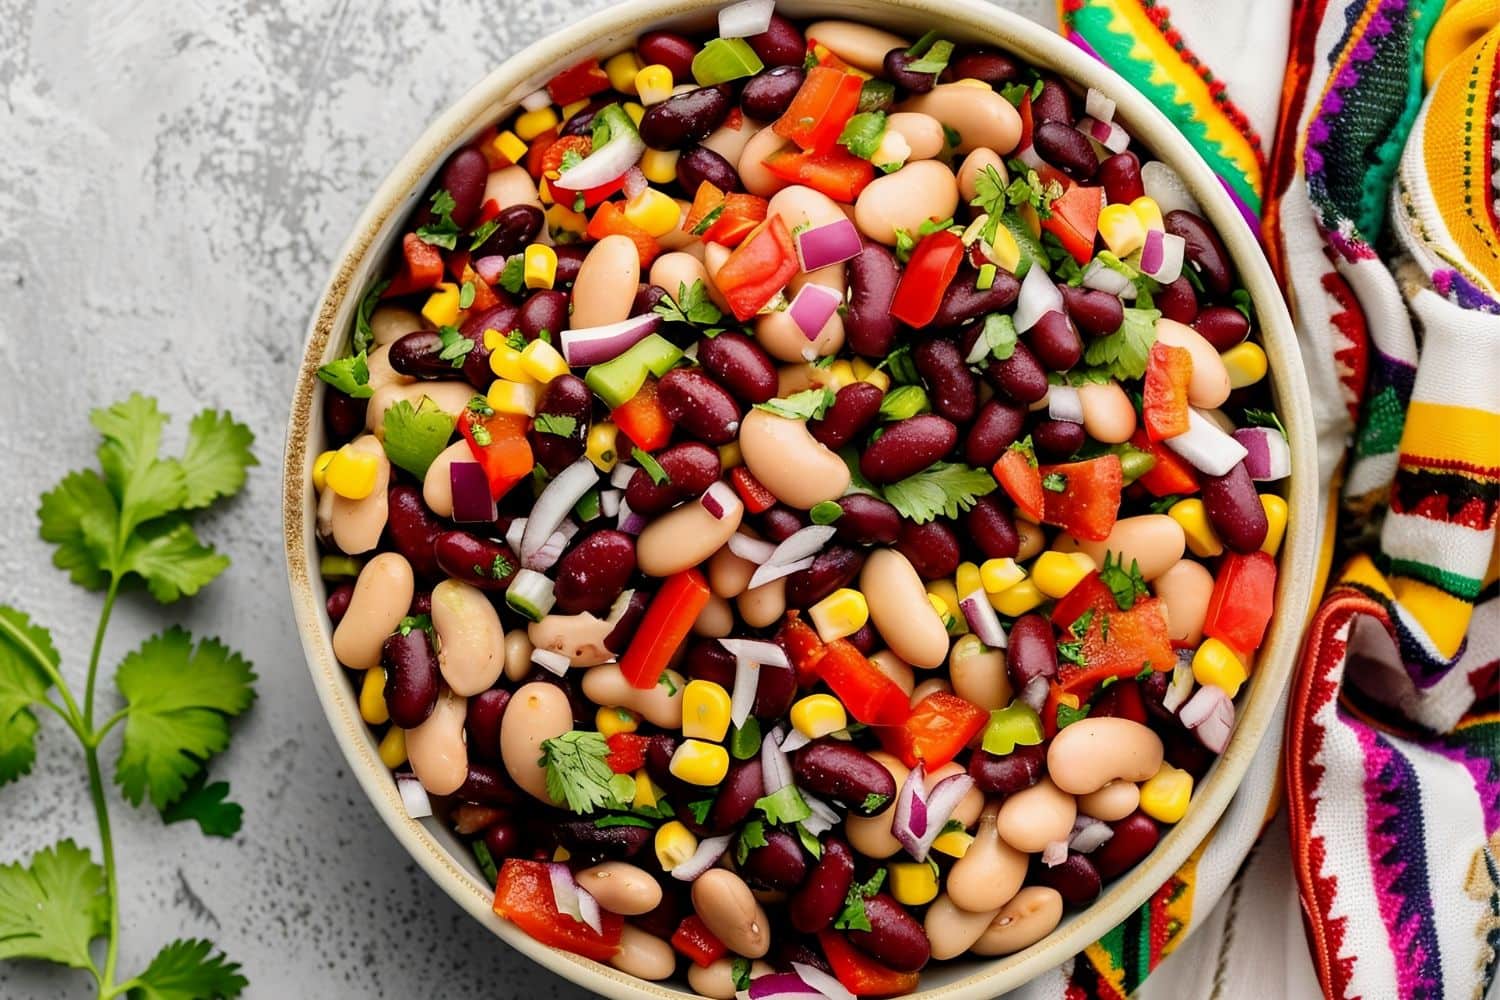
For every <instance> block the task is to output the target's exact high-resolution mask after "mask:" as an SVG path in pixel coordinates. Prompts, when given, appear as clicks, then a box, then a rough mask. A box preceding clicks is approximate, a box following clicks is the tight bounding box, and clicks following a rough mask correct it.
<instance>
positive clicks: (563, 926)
mask: <svg viewBox="0 0 1500 1000" xmlns="http://www.w3.org/2000/svg"><path fill="white" fill-rule="evenodd" d="M495 913H496V914H497V915H499V916H501V917H503V918H504V919H506V920H509V921H510V922H511V923H513V924H515V925H516V926H517V927H519V928H521V930H523V931H525V932H526V933H527V934H529V935H531V937H532V938H533V939H535V940H537V941H540V942H541V943H542V944H545V945H548V946H549V947H552V948H561V949H562V950H563V951H571V952H572V953H573V954H575V955H582V956H583V957H585V958H592V959H593V960H594V961H596V962H607V961H608V960H609V959H611V958H613V957H614V955H615V953H616V952H618V951H619V950H620V931H621V928H622V927H624V925H625V920H624V918H623V917H621V916H620V915H619V914H617V913H610V912H609V911H608V910H601V911H600V913H599V920H600V923H601V926H602V933H599V932H596V931H594V930H593V929H592V928H591V927H589V925H588V924H586V923H584V922H583V921H581V920H574V919H573V918H572V917H570V916H568V915H567V914H566V913H563V912H561V911H560V910H558V908H557V900H556V898H555V897H554V896H553V893H552V878H551V875H550V874H549V873H548V871H547V866H546V865H544V864H542V863H541V862H540V861H524V860H522V859H520V858H507V859H506V860H505V864H503V865H501V866H500V879H499V881H498V882H497V883H496V884H495Z"/></svg>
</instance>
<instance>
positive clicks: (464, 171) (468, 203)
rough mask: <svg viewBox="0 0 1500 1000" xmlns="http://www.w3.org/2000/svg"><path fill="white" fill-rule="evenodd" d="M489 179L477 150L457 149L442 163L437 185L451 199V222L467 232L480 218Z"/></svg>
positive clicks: (483, 158) (486, 168)
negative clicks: (485, 187) (486, 182)
mask: <svg viewBox="0 0 1500 1000" xmlns="http://www.w3.org/2000/svg"><path fill="white" fill-rule="evenodd" d="M489 176H490V163H489V160H487V159H485V156H484V154H483V153H481V152H480V151H479V150H477V149H460V150H459V151H458V152H456V153H454V154H453V155H452V156H450V157H449V158H448V162H447V163H445V164H443V171H442V173H441V174H439V175H438V186H439V187H440V188H442V189H443V190H445V191H447V192H448V194H449V195H451V196H452V198H453V208H452V210H451V211H450V212H449V215H450V216H451V217H452V219H453V221H454V222H456V223H458V224H459V226H460V227H461V228H463V229H468V228H469V226H471V225H472V224H473V223H474V220H475V219H477V218H478V217H479V209H480V207H481V206H482V205H483V203H484V184H485V181H487V180H488V179H489Z"/></svg>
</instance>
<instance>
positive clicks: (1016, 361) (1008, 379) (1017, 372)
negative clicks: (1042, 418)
mask: <svg viewBox="0 0 1500 1000" xmlns="http://www.w3.org/2000/svg"><path fill="white" fill-rule="evenodd" d="M984 375H985V378H986V379H988V380H989V383H990V384H991V385H993V386H994V387H995V388H996V389H998V390H999V391H1001V392H1003V393H1005V395H1007V396H1009V397H1010V398H1011V399H1013V400H1015V401H1016V402H1017V403H1022V404H1030V403H1035V402H1036V401H1037V400H1039V399H1041V398H1042V397H1043V396H1046V395H1047V372H1046V370H1045V369H1044V368H1042V364H1041V362H1040V361H1038V360H1037V357H1036V355H1035V354H1033V353H1031V349H1030V348H1029V347H1027V346H1026V345H1025V344H1021V343H1018V344H1016V350H1015V353H1014V354H1012V355H1011V356H1010V357H1008V358H1006V359H1005V360H1004V361H991V362H990V363H989V365H988V366H987V367H986V368H985V370H984Z"/></svg>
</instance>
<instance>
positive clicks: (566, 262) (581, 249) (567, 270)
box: [552, 243, 589, 288]
mask: <svg viewBox="0 0 1500 1000" xmlns="http://www.w3.org/2000/svg"><path fill="white" fill-rule="evenodd" d="M552 249H553V251H554V252H555V253H556V254H557V276H556V277H555V278H553V279H552V281H553V284H554V285H555V286H556V287H559V288H561V287H564V286H568V285H571V284H573V282H575V281H577V280H578V272H579V270H580V269H581V268H582V267H583V259H584V258H585V257H587V256H588V255H589V245H585V244H583V243H564V244H562V245H560V246H555V247H553V248H552Z"/></svg>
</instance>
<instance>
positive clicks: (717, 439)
mask: <svg viewBox="0 0 1500 1000" xmlns="http://www.w3.org/2000/svg"><path fill="white" fill-rule="evenodd" d="M656 393H657V399H659V400H660V401H661V405H662V409H664V410H665V411H666V413H667V417H668V419H670V420H671V421H672V422H673V423H675V424H676V425H677V429H678V430H680V431H682V432H683V433H685V434H687V435H689V436H690V437H695V438H697V439H698V440H700V441H706V442H708V443H709V444H715V445H717V444H728V443H729V442H730V441H733V440H734V439H735V435H736V434H738V433H739V429H740V407H739V404H738V403H736V402H735V401H734V397H733V396H731V395H730V394H729V393H728V391H727V390H725V389H724V387H723V386H721V385H719V383H717V382H715V381H714V380H713V379H711V378H709V377H708V376H707V375H705V374H703V373H702V372H701V371H698V370H697V369H695V368H676V369H673V370H672V371H669V372H667V374H666V375H664V376H662V379H661V381H660V382H658V383H657V384H656Z"/></svg>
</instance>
